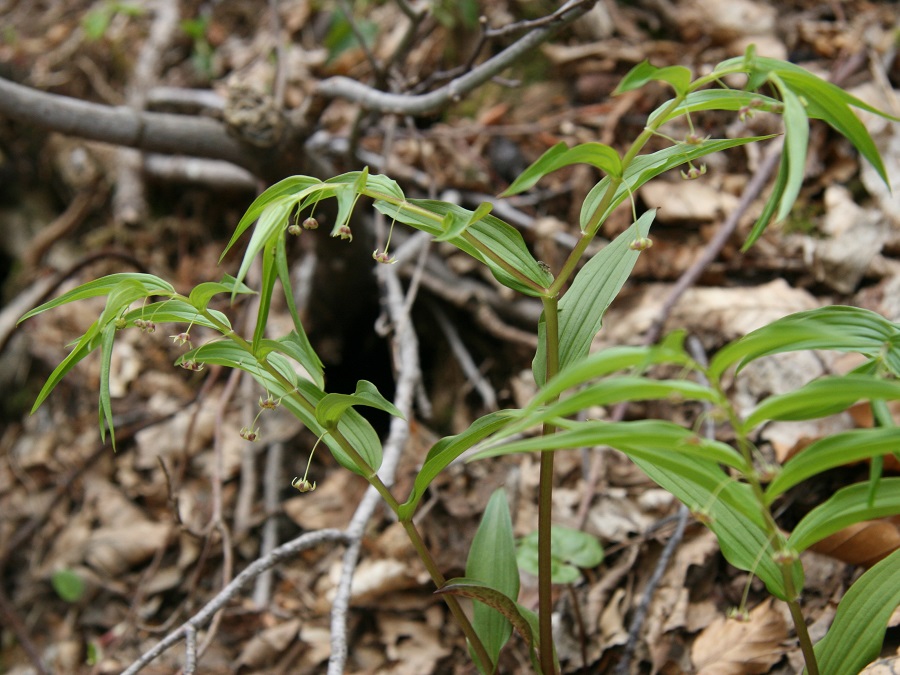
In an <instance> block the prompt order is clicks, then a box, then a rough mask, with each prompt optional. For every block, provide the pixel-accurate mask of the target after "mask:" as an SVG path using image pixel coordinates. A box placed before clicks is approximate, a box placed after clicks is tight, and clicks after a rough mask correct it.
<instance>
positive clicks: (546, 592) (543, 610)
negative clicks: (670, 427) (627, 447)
mask: <svg viewBox="0 0 900 675" xmlns="http://www.w3.org/2000/svg"><path fill="white" fill-rule="evenodd" d="M541 300H542V301H543V304H544V327H545V329H546V333H545V336H546V341H547V375H546V379H547V380H550V378H552V377H553V376H554V375H556V373H557V372H558V371H559V304H558V302H557V300H556V298H555V297H553V298H541ZM557 398H559V397H557ZM555 432H556V427H555V426H554V425H552V424H544V427H543V430H542V434H543V435H544V436H549V435H550V434H553V433H555ZM554 454H555V453H554V452H553V451H552V450H545V451H544V452H542V453H541V469H540V483H539V486H538V627H539V632H540V640H539V643H538V644H539V645H540V659H541V670H542V671H543V673H544V675H554V674H555V673H556V659H555V658H554V650H553V580H552V572H553V569H552V568H553V558H552V555H553V551H552V548H551V527H552V516H553V457H554Z"/></svg>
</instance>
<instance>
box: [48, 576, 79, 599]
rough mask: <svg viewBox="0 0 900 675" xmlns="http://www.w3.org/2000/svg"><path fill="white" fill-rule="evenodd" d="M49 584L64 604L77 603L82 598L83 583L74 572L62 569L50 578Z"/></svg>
mask: <svg viewBox="0 0 900 675" xmlns="http://www.w3.org/2000/svg"><path fill="white" fill-rule="evenodd" d="M50 584H51V585H52V586H53V590H54V591H56V594H57V595H58V596H59V597H60V598H61V599H62V600H65V601H66V602H78V601H79V600H81V598H83V597H84V591H85V583H84V579H82V578H81V575H79V574H78V573H77V572H75V571H74V570H70V569H62V570H59V571H57V572H54V573H53V575H52V576H51V577H50Z"/></svg>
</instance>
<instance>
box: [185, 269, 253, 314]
mask: <svg viewBox="0 0 900 675" xmlns="http://www.w3.org/2000/svg"><path fill="white" fill-rule="evenodd" d="M219 293H254V291H253V289H251V288H249V287H248V286H245V285H244V284H242V283H241V282H239V281H238V280H237V279H235V278H234V277H233V276H230V275H228V274H226V275H225V276H224V277H222V281H207V282H204V283H202V284H198V285H197V286H195V287H194V289H193V290H192V291H191V294H190V296H189V300H190V303H191V304H192V305H193V306H194V307H196V308H197V309H200V310H203V309H206V306H207V305H208V304H209V301H210V300H211V299H212V297H213V296H214V295H218V294H219Z"/></svg>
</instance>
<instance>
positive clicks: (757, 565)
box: [631, 453, 803, 600]
mask: <svg viewBox="0 0 900 675" xmlns="http://www.w3.org/2000/svg"><path fill="white" fill-rule="evenodd" d="M631 458H632V460H633V461H634V462H635V464H637V465H638V466H639V467H640V468H641V469H643V471H644V473H646V474H647V475H648V476H649V477H650V478H651V479H652V480H653V482H655V483H656V484H657V485H659V486H660V487H662V488H663V489H665V490H668V491H669V492H671V493H672V494H674V495H675V496H676V497H678V499H680V500H681V501H682V502H683V503H684V504H685V505H687V506H688V507H689V508H690V509H691V510H692V511H695V512H699V513H700V514H702V515H703V516H704V518H705V519H706V520H708V521H709V529H711V530H712V531H713V533H715V535H716V539H718V541H719V547H720V548H721V549H722V555H724V556H725V559H726V560H727V561H728V562H730V563H731V564H732V565H734V566H735V567H738V568H739V569H742V570H746V571H748V572H750V573H751V574H754V575H756V576H757V577H759V578H760V579H761V580H762V581H763V583H765V584H766V588H768V590H769V592H770V593H771V594H772V595H774V596H776V597H778V598H781V599H782V600H786V599H788V598H787V594H786V593H785V588H784V579H783V577H782V572H781V568H780V567H779V566H778V565H777V564H776V563H775V561H774V559H773V557H772V556H773V554H774V552H775V549H774V548H773V546H772V542H771V541H770V539H769V536H768V534H767V532H766V529H765V527H764V525H763V520H762V516H761V515H760V512H759V510H758V507H754V504H755V503H756V498H755V497H754V496H753V493H752V491H751V490H750V487H749V486H748V485H746V484H743V483H737V482H735V480H734V479H733V478H731V477H730V476H728V475H727V474H726V473H725V472H724V471H722V469H720V468H719V467H718V465H716V464H715V463H714V462H710V461H707V460H698V459H697V458H696V457H688V456H683V455H676V454H674V453H673V454H672V456H671V457H670V458H668V459H667V460H666V462H665V463H660V462H659V461H654V460H653V459H652V458H643V457H636V456H631ZM793 577H794V588H795V589H798V590H799V589H801V588H803V567H802V566H801V565H800V563H799V561H798V562H796V563H795V564H794V566H793Z"/></svg>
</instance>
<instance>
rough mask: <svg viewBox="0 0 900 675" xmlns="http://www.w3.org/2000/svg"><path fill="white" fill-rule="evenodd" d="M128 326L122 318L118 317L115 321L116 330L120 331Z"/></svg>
mask: <svg viewBox="0 0 900 675" xmlns="http://www.w3.org/2000/svg"><path fill="white" fill-rule="evenodd" d="M127 325H128V322H127V321H126V320H125V317H124V316H120V317H119V318H118V319H116V330H122V329H123V328H125V327H126V326H127Z"/></svg>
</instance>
